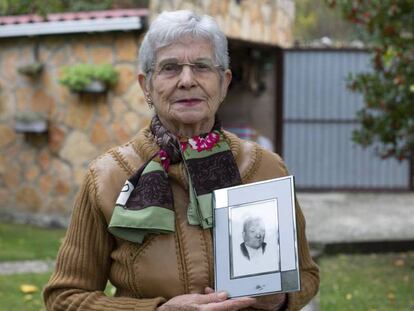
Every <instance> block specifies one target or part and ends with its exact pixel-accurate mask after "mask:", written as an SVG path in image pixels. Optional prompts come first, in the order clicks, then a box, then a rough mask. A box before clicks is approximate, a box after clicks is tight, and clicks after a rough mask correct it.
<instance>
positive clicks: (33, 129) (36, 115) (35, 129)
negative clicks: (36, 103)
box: [14, 111, 48, 133]
mask: <svg viewBox="0 0 414 311" xmlns="http://www.w3.org/2000/svg"><path fill="white" fill-rule="evenodd" d="M47 129H48V124H47V117H46V115H45V114H44V113H41V112H35V111H21V112H17V113H16V115H15V124H14V130H15V131H16V132H18V133H44V132H47Z"/></svg>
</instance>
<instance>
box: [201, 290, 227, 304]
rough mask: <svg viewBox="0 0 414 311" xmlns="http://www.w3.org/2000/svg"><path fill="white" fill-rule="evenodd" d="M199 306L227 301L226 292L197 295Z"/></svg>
mask: <svg viewBox="0 0 414 311" xmlns="http://www.w3.org/2000/svg"><path fill="white" fill-rule="evenodd" d="M198 298H199V301H198V303H199V304H209V303H216V302H221V301H224V300H226V299H227V293H226V292H217V293H216V292H214V291H213V292H212V293H210V294H205V295H199V297H198Z"/></svg>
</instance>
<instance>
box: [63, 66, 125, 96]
mask: <svg viewBox="0 0 414 311" xmlns="http://www.w3.org/2000/svg"><path fill="white" fill-rule="evenodd" d="M117 81H118V72H117V71H116V70H115V69H114V68H113V67H112V66H111V65H109V64H105V65H90V64H77V65H74V66H71V67H66V68H64V69H63V75H62V77H61V79H60V80H59V82H60V83H61V84H63V85H65V86H67V87H68V88H69V89H70V90H71V91H73V92H87V93H102V92H106V91H107V89H108V88H109V87H111V86H113V85H115V84H116V82H117Z"/></svg>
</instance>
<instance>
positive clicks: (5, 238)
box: [0, 223, 65, 261]
mask: <svg viewBox="0 0 414 311" xmlns="http://www.w3.org/2000/svg"><path fill="white" fill-rule="evenodd" d="M64 235H65V230H62V229H45V228H38V227H34V226H30V225H21V224H5V223H0V261H14V260H37V259H42V260H45V259H54V258H55V256H56V254H57V251H58V249H59V246H60V243H61V240H62V239H63V237H64Z"/></svg>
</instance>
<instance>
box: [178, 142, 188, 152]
mask: <svg viewBox="0 0 414 311" xmlns="http://www.w3.org/2000/svg"><path fill="white" fill-rule="evenodd" d="M180 146H181V150H182V151H183V152H184V151H185V149H187V146H188V142H186V141H180Z"/></svg>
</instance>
